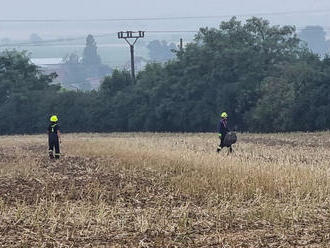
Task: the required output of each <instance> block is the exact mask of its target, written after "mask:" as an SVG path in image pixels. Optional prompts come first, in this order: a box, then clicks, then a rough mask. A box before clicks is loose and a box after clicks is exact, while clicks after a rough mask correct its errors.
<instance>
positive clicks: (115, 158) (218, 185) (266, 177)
mask: <svg viewBox="0 0 330 248" xmlns="http://www.w3.org/2000/svg"><path fill="white" fill-rule="evenodd" d="M238 137H239V141H238V143H237V144H235V146H234V150H235V152H234V153H233V154H227V151H226V150H224V151H221V153H220V154H217V153H216V152H215V150H216V146H217V143H218V140H217V137H216V135H215V134H211V133H207V134H170V133H168V134H152V133H126V134H119V133H118V134H116V133H114V134H66V135H64V137H63V143H62V147H61V148H62V153H63V157H62V158H61V159H60V160H59V161H50V160H49V159H48V157H47V137H46V136H41V135H39V136H38V135H36V136H8V137H0V247H330V133H329V132H320V133H291V134H239V136H238Z"/></svg>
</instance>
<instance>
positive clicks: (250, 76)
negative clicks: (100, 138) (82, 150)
mask: <svg viewBox="0 0 330 248" xmlns="http://www.w3.org/2000/svg"><path fill="white" fill-rule="evenodd" d="M93 44H94V43H93V42H91V47H93ZM90 51H92V49H91V50H90ZM93 51H94V52H95V51H96V50H93ZM90 53H92V52H90ZM86 54H87V52H86ZM93 54H94V53H93ZM86 56H87V55H86ZM69 61H71V60H69ZM72 61H73V62H72V63H71V64H73V65H74V64H77V63H74V61H76V60H75V59H74V58H72ZM94 62H95V61H94ZM94 62H93V63H94ZM96 62H97V61H96ZM84 63H87V62H86V60H85V62H84ZM53 77H54V75H48V76H45V75H42V74H40V72H39V71H38V68H36V67H35V66H34V65H32V64H30V63H29V62H28V58H27V56H26V55H25V54H20V53H17V52H5V53H3V54H2V55H1V56H0V133H1V134H7V133H32V132H43V131H44V130H45V128H46V126H47V121H48V118H49V116H50V115H51V114H58V115H59V117H60V122H61V124H62V128H63V130H64V131H67V132H83V131H84V132H86V131H89V132H96V131H97V132H110V131H172V132H204V131H215V130H216V125H217V122H218V121H219V114H220V113H221V112H223V111H226V112H227V113H228V114H229V125H230V127H231V128H232V129H237V130H241V131H255V132H278V131H281V132H282V131H295V130H305V131H314V130H324V129H329V127H330V58H329V57H324V58H322V59H321V58H320V57H319V56H317V55H315V54H313V53H312V52H311V51H309V50H307V49H305V48H304V46H302V45H301V42H300V40H299V39H298V38H297V35H296V33H295V29H294V27H290V26H284V27H278V26H270V24H269V23H268V21H266V20H263V19H259V18H251V19H249V20H247V21H246V22H245V23H244V24H243V23H241V22H240V21H238V20H237V19H235V18H232V19H231V20H230V21H228V22H223V23H221V25H220V26H219V28H218V29H215V28H212V29H209V28H202V29H200V31H199V33H198V34H197V35H196V37H195V40H194V41H193V42H192V43H190V44H187V46H186V47H185V48H184V49H183V50H180V51H177V52H176V58H175V59H172V60H170V61H168V62H166V63H163V64H158V63H152V64H149V65H147V66H146V68H145V69H144V70H143V71H141V72H139V74H138V75H137V80H136V81H135V82H134V81H133V80H132V78H131V75H130V73H129V72H128V71H118V70H115V71H114V72H113V73H112V75H111V76H108V77H105V79H104V81H103V83H102V85H101V88H100V90H99V91H93V92H72V91H63V90H59V88H58V87H57V86H52V85H51V84H50V82H51V81H52V78H53Z"/></svg>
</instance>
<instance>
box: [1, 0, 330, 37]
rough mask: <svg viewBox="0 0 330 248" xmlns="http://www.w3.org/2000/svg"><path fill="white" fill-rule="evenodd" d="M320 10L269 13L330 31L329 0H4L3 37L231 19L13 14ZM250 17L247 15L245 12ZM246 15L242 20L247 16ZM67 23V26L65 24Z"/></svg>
mask: <svg viewBox="0 0 330 248" xmlns="http://www.w3.org/2000/svg"><path fill="white" fill-rule="evenodd" d="M313 10H314V11H315V10H318V11H319V10H323V11H324V12H320V11H319V12H313V13H312V12H310V13H304V14H301V13H300V14H297V13H291V14H286V15H269V16H265V18H267V19H269V20H270V21H271V22H272V24H280V25H284V24H290V25H296V26H297V27H303V26H306V25H323V26H325V27H327V30H326V31H327V32H329V31H330V0H277V1H275V0H161V1H160V0H52V1H50V0H0V40H1V38H4V37H10V38H14V39H15V38H17V39H21V38H24V37H28V35H29V34H31V33H34V32H36V33H38V34H40V35H41V36H42V37H46V38H51V37H59V36H66V35H69V34H70V35H73V36H77V35H85V34H86V33H91V32H92V33H94V34H101V33H105V32H113V31H119V30H125V29H126V30H137V29H140V30H141V29H144V30H166V29H167V30H185V29H193V30H195V29H196V30H198V28H199V27H204V26H217V25H218V24H219V23H220V22H221V21H223V20H228V19H229V17H226V18H209V19H192V20H162V21H150V20H148V21H122V22H103V23H100V22H98V23H65V24H63V23H62V24H53V23H38V24H36V23H32V24H31V23H7V22H3V20H8V19H12V20H13V19H42V20H43V19H100V18H148V17H149V18H150V17H180V16H215V15H216V16H223V15H244V14H257V13H273V12H290V11H313ZM244 18H246V17H244ZM244 18H243V17H242V19H244ZM61 25H62V26H61Z"/></svg>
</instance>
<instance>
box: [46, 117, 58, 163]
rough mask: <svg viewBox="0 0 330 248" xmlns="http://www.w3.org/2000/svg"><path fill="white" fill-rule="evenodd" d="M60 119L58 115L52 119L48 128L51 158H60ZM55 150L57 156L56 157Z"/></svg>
mask: <svg viewBox="0 0 330 248" xmlns="http://www.w3.org/2000/svg"><path fill="white" fill-rule="evenodd" d="M57 122H58V118H57V116H56V115H53V116H51V117H50V124H49V126H48V145H49V150H48V153H49V158H50V159H53V158H55V159H59V158H60V141H61V140H60V138H61V137H60V135H61V134H60V127H59V125H58V123H57ZM54 148H55V156H54Z"/></svg>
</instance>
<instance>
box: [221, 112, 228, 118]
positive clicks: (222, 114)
mask: <svg viewBox="0 0 330 248" xmlns="http://www.w3.org/2000/svg"><path fill="white" fill-rule="evenodd" d="M220 116H221V118H227V117H228V115H227V113H226V112H222V113H221V115H220Z"/></svg>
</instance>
